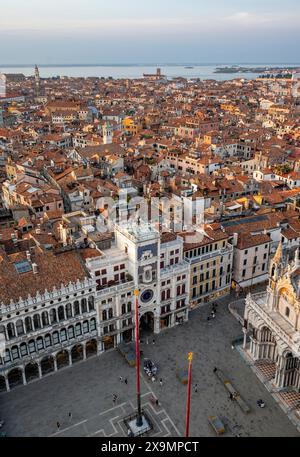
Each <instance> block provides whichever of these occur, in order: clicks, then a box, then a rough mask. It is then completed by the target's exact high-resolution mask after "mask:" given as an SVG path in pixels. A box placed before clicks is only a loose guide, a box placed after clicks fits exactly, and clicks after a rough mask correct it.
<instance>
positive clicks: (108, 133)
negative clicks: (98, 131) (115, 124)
mask: <svg viewBox="0 0 300 457" xmlns="http://www.w3.org/2000/svg"><path fill="white" fill-rule="evenodd" d="M102 131H103V143H104V144H111V143H112V141H113V130H112V128H111V126H110V125H109V123H108V122H106V123H105V124H104V125H103V127H102Z"/></svg>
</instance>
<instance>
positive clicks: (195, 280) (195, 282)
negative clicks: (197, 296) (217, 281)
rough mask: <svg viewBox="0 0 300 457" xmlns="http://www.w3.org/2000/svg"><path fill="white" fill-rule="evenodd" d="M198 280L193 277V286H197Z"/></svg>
mask: <svg viewBox="0 0 300 457" xmlns="http://www.w3.org/2000/svg"><path fill="white" fill-rule="evenodd" d="M197 279H198V278H197V276H194V277H193V284H197Z"/></svg>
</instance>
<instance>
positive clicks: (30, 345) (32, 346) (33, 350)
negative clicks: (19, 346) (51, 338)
mask: <svg viewBox="0 0 300 457" xmlns="http://www.w3.org/2000/svg"><path fill="white" fill-rule="evenodd" d="M28 349H29V353H30V354H32V353H33V352H35V351H36V349H35V342H34V340H31V341H29V343H28Z"/></svg>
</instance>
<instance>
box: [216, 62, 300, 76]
mask: <svg viewBox="0 0 300 457" xmlns="http://www.w3.org/2000/svg"><path fill="white" fill-rule="evenodd" d="M295 70H300V68H299V67H285V68H282V67H240V66H238V65H237V66H231V67H217V68H216V69H215V71H214V73H231V74H232V73H258V74H261V73H265V72H268V75H270V74H273V73H275V72H276V73H277V75H279V74H280V75H283V74H285V73H286V72H289V71H295ZM287 77H288V76H287Z"/></svg>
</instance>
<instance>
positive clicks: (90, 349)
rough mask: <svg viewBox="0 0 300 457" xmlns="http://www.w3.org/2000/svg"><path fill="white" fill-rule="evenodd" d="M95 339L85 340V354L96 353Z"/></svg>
mask: <svg viewBox="0 0 300 457" xmlns="http://www.w3.org/2000/svg"><path fill="white" fill-rule="evenodd" d="M97 347H98V345H97V340H95V339H92V340H90V341H87V343H86V345H85V348H86V356H87V357H92V356H93V355H96V354H97Z"/></svg>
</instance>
